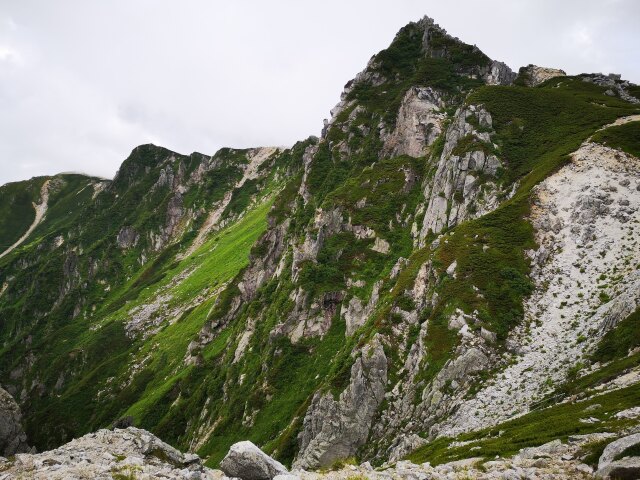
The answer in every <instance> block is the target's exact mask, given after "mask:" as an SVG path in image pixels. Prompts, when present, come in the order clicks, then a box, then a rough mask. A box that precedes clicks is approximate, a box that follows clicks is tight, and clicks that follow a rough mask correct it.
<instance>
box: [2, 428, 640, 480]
mask: <svg viewBox="0 0 640 480" xmlns="http://www.w3.org/2000/svg"><path fill="white" fill-rule="evenodd" d="M612 436H613V434H606V433H599V434H592V435H580V436H575V437H569V439H568V441H567V442H566V443H563V442H561V441H560V440H554V441H552V442H550V443H547V444H545V445H542V446H539V447H535V448H526V449H523V450H521V451H520V452H519V453H518V454H517V455H515V456H514V457H511V458H496V459H494V460H490V461H487V460H486V459H483V458H468V459H465V460H460V461H456V462H451V463H447V464H443V465H438V466H435V467H432V466H431V465H429V464H428V463H424V464H421V465H416V464H414V463H411V462H408V461H399V462H397V463H395V464H393V465H388V466H383V467H381V468H377V469H374V468H373V467H372V466H371V465H370V464H369V463H364V464H362V465H359V466H357V465H346V466H343V467H341V468H340V469H337V470H332V471H323V472H307V471H301V470H293V471H291V472H289V471H288V470H287V469H286V467H285V466H284V465H282V464H281V463H279V462H277V461H276V460H274V459H272V458H271V457H269V456H268V455H266V454H265V453H263V452H262V451H261V450H260V449H259V448H258V447H256V446H255V445H254V444H252V443H251V442H247V441H245V442H239V443H236V444H235V445H233V446H232V447H231V449H230V450H229V453H228V454H227V456H226V457H225V458H224V460H223V461H222V463H221V470H213V469H210V468H207V467H205V466H204V465H203V463H202V460H201V459H200V457H198V456H197V455H194V454H188V453H187V454H185V453H181V452H179V451H178V450H176V449H175V448H173V447H171V446H170V445H168V444H166V443H164V442H163V441H161V440H160V439H158V438H157V437H156V436H154V435H153V434H151V433H149V432H147V431H145V430H141V429H139V428H135V427H129V428H126V429H114V430H99V431H97V432H95V433H90V434H88V435H85V436H83V437H81V438H78V439H75V440H73V441H71V442H69V443H67V444H65V445H63V446H61V447H59V448H57V449H55V450H51V451H48V452H43V453H38V454H35V453H18V454H16V455H15V456H12V457H10V458H4V457H0V480H9V479H42V480H44V479H47V480H56V479H59V480H62V479H65V480H67V479H98V480H101V479H105V480H106V479H116V480H121V479H138V480H147V479H157V478H163V479H193V480H204V479H212V480H213V479H216V480H224V479H233V478H238V479H241V480H272V479H275V480H296V479H298V480H321V479H343V480H360V479H379V480H387V479H389V480H391V479H411V480H430V479H434V480H436V479H448V480H463V479H465V480H467V479H505V480H516V479H567V480H569V479H591V478H622V479H637V478H640V457H634V456H625V452H629V451H630V449H634V447H635V448H637V446H639V445H640V433H632V434H630V435H626V436H624V437H620V438H618V439H616V440H613V438H612ZM610 437H611V438H612V441H611V443H609V444H608V445H607V447H606V448H605V449H604V451H603V453H602V455H601V457H600V459H599V463H598V470H597V471H594V469H592V468H591V467H590V466H588V465H586V464H585V463H582V461H581V460H580V458H581V456H582V452H583V448H584V447H585V445H588V444H589V443H592V442H596V441H602V440H603V439H607V438H610Z"/></svg>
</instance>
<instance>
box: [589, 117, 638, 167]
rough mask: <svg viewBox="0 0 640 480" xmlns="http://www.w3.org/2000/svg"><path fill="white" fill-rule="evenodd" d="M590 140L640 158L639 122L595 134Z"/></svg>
mask: <svg viewBox="0 0 640 480" xmlns="http://www.w3.org/2000/svg"><path fill="white" fill-rule="evenodd" d="M592 140H593V141H594V142H598V143H602V144H603V145H606V146H607V147H611V148H617V149H619V150H622V151H624V152H627V153H628V154H630V155H633V156H634V157H638V158H640V122H629V123H625V124H623V125H617V126H615V127H610V128H607V129H605V130H601V131H599V132H596V133H595V134H594V135H593V137H592Z"/></svg>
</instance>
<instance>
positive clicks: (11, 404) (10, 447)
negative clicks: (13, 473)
mask: <svg viewBox="0 0 640 480" xmlns="http://www.w3.org/2000/svg"><path fill="white" fill-rule="evenodd" d="M28 450H29V447H28V446H27V435H26V434H25V433H24V430H23V429H22V413H21V412H20V407H19V406H18V404H17V403H16V401H15V400H14V399H13V397H12V396H11V395H9V393H7V392H6V391H5V390H4V389H2V388H0V455H1V456H5V457H6V456H9V455H14V454H16V453H22V452H26V451H28Z"/></svg>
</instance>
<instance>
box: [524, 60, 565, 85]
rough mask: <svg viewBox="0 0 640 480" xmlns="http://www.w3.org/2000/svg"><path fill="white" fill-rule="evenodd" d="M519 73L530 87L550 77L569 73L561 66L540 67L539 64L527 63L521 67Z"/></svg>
mask: <svg viewBox="0 0 640 480" xmlns="http://www.w3.org/2000/svg"><path fill="white" fill-rule="evenodd" d="M518 75H519V76H520V78H521V79H522V81H523V82H524V84H525V85H526V86H528V87H535V86H537V85H540V84H541V83H543V82H546V81H547V80H549V79H550V78H555V77H564V76H566V75H567V73H566V72H565V71H564V70H560V69H559V68H547V67H538V66H537V65H531V64H529V65H527V66H526V67H520V71H519V72H518Z"/></svg>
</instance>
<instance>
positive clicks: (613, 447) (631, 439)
mask: <svg viewBox="0 0 640 480" xmlns="http://www.w3.org/2000/svg"><path fill="white" fill-rule="evenodd" d="M635 445H640V433H636V434H633V435H628V436H626V437H622V438H619V439H618V440H615V441H614V442H611V443H610V444H609V445H607V446H606V447H605V449H604V450H603V452H602V455H600V459H599V460H598V470H599V471H600V470H602V469H603V468H604V467H606V466H607V465H609V464H610V463H611V462H613V461H614V459H615V458H616V457H617V456H619V455H620V454H621V453H622V452H624V451H625V450H626V449H628V448H629V447H633V446H635Z"/></svg>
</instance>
